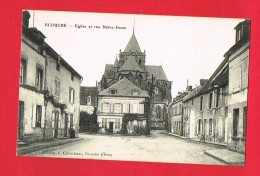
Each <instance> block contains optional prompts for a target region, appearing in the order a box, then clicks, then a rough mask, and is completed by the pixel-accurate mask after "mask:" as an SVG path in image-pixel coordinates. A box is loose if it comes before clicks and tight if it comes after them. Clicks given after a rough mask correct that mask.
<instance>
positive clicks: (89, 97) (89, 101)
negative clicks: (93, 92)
mask: <svg viewBox="0 0 260 176" xmlns="http://www.w3.org/2000/svg"><path fill="white" fill-rule="evenodd" d="M87 105H91V96H88V97H87Z"/></svg>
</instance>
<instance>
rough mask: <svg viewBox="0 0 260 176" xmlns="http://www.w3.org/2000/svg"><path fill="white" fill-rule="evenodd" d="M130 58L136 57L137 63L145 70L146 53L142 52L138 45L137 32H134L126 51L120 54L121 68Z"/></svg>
mask: <svg viewBox="0 0 260 176" xmlns="http://www.w3.org/2000/svg"><path fill="white" fill-rule="evenodd" d="M129 57H134V59H135V61H136V63H138V65H139V66H140V67H141V68H142V69H143V70H145V57H146V55H145V51H144V52H142V51H141V48H140V46H139V44H138V41H137V39H136V37H135V32H134V30H133V34H132V36H131V38H130V40H129V42H128V44H127V45H126V47H125V50H124V51H123V52H121V50H120V53H119V67H121V66H122V65H123V64H124V63H125V62H126V61H127V59H128V58H129Z"/></svg>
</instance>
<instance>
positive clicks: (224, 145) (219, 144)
mask: <svg viewBox="0 0 260 176" xmlns="http://www.w3.org/2000/svg"><path fill="white" fill-rule="evenodd" d="M162 133H164V134H168V135H171V136H174V137H178V138H181V139H186V140H188V141H191V142H196V143H201V144H211V145H215V146H218V147H222V148H226V147H227V144H221V143H214V142H208V141H205V142H204V141H200V140H196V139H191V138H188V137H184V136H180V135H177V134H173V133H168V132H162Z"/></svg>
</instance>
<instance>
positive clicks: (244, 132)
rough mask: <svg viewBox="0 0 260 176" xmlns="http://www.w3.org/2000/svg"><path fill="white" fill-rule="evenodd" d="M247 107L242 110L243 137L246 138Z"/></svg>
mask: <svg viewBox="0 0 260 176" xmlns="http://www.w3.org/2000/svg"><path fill="white" fill-rule="evenodd" d="M246 119H247V107H244V108H243V137H246Z"/></svg>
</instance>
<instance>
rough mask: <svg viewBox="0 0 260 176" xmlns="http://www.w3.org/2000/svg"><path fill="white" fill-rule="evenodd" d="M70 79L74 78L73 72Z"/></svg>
mask: <svg viewBox="0 0 260 176" xmlns="http://www.w3.org/2000/svg"><path fill="white" fill-rule="evenodd" d="M70 79H71V81H73V80H74V74H73V73H71V77H70Z"/></svg>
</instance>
